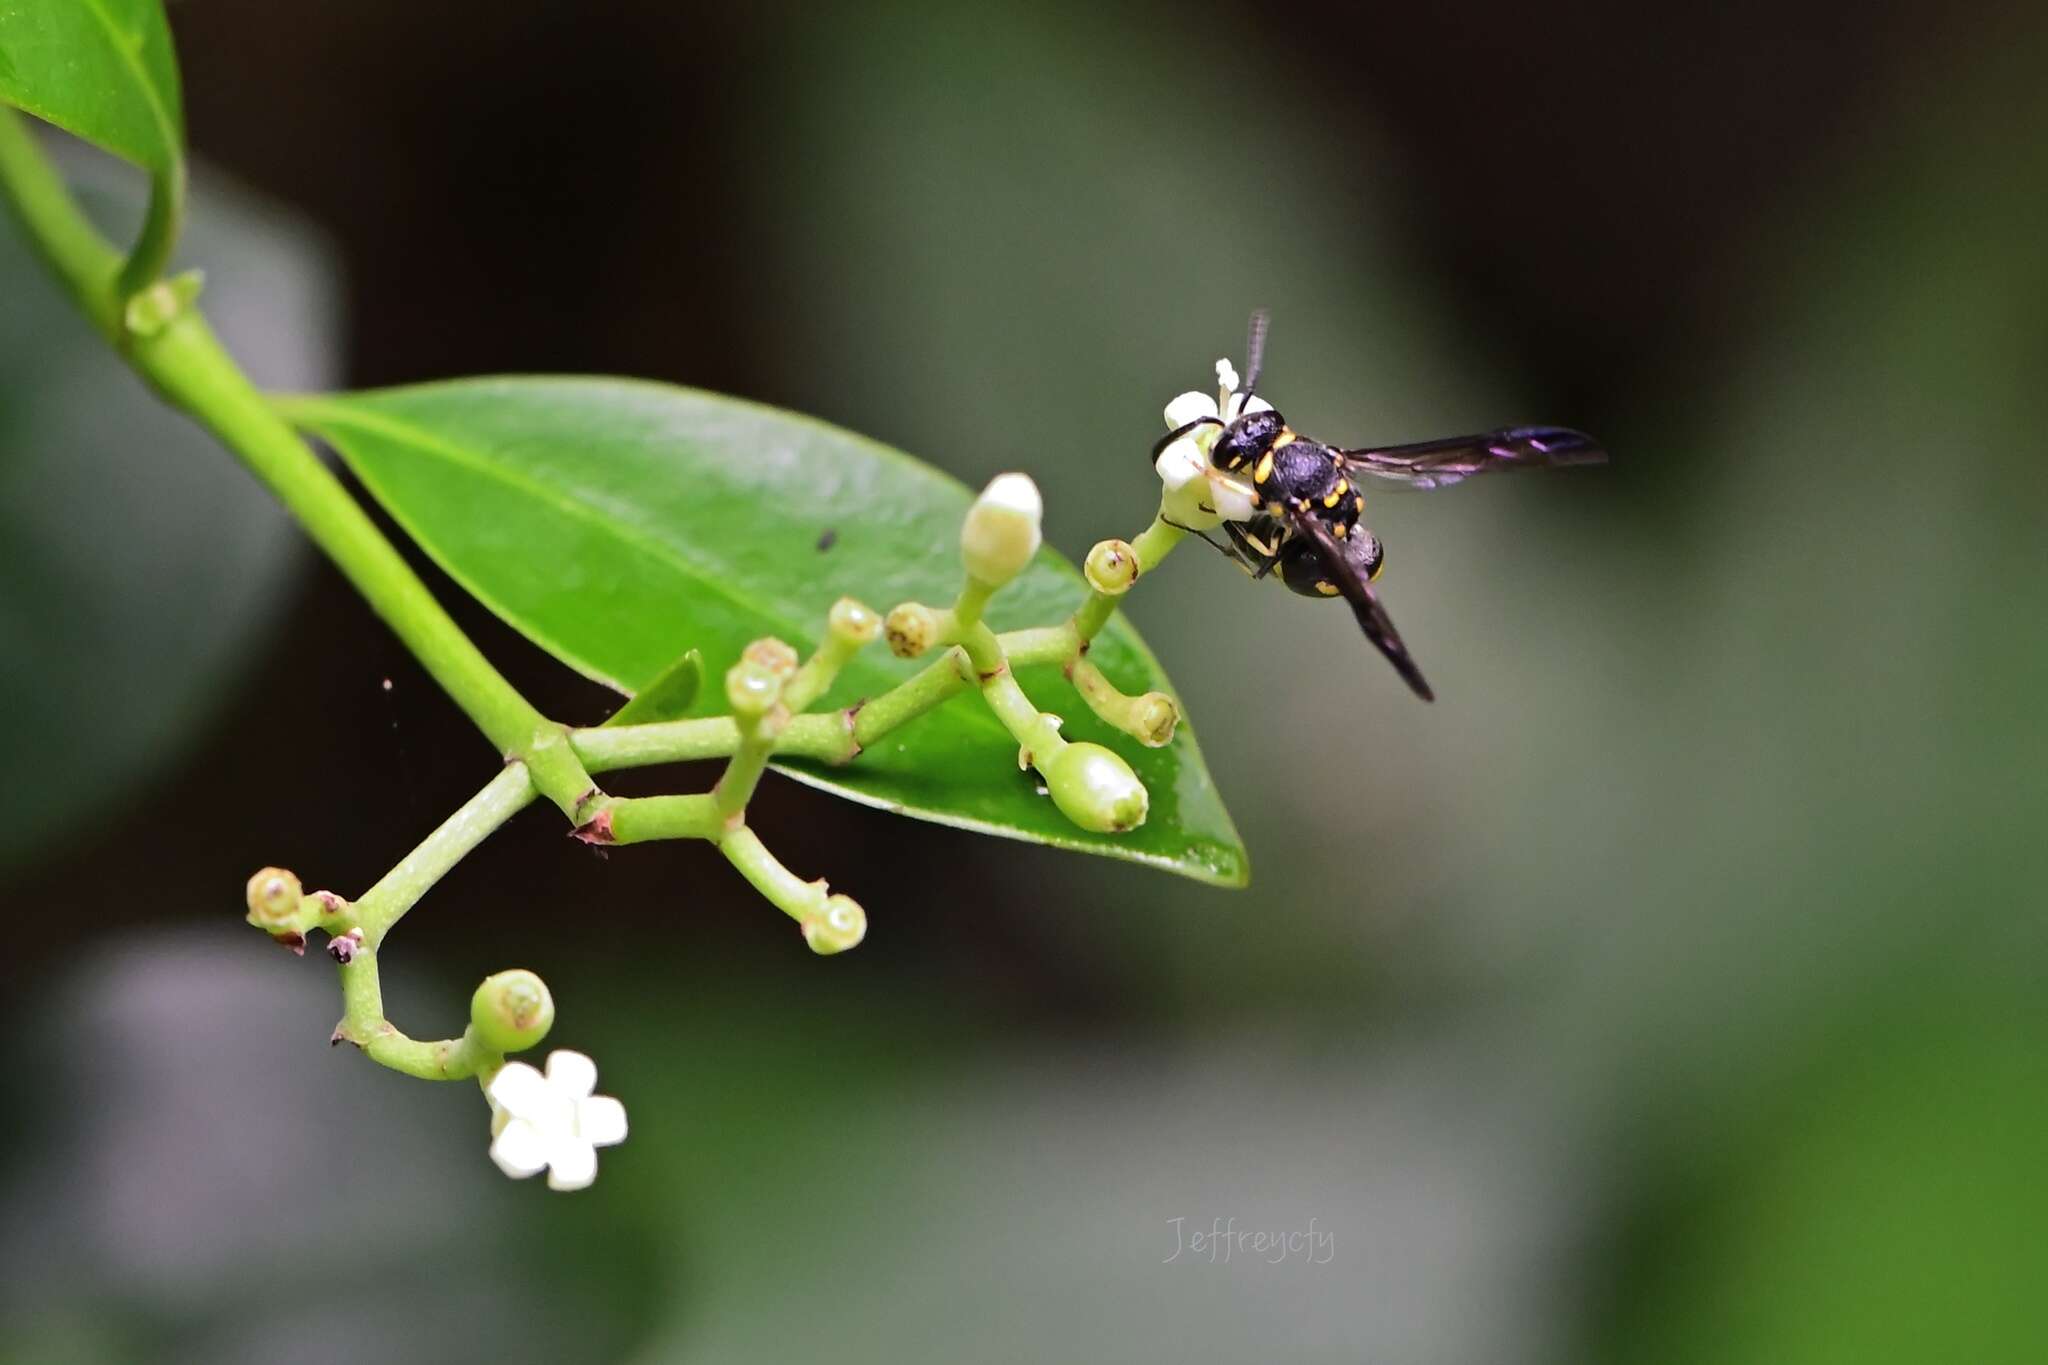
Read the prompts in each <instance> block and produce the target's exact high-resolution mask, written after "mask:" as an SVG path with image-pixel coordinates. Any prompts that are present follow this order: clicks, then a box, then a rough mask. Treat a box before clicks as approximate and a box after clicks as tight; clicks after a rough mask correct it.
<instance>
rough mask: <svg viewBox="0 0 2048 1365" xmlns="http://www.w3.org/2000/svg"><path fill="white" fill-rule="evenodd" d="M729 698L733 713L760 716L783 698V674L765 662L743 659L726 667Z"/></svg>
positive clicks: (726, 688) (744, 718) (726, 692)
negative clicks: (779, 673) (781, 675)
mask: <svg viewBox="0 0 2048 1365" xmlns="http://www.w3.org/2000/svg"><path fill="white" fill-rule="evenodd" d="M725 699H726V700H727V701H728V702H730V703H732V712H733V715H735V716H737V717H739V718H741V719H743V720H759V719H761V717H763V716H765V715H767V714H768V713H769V712H770V711H772V710H774V709H775V703H776V702H778V701H780V700H781V699H782V678H781V677H780V675H778V674H777V673H776V672H775V671H774V670H773V669H772V668H770V667H769V666H768V665H766V664H764V663H761V662H759V661H757V660H754V659H741V660H740V661H739V662H738V663H736V664H734V665H733V666H732V667H731V668H730V669H728V670H726V674H725Z"/></svg>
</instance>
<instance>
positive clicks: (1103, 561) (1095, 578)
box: [1082, 540, 1138, 597]
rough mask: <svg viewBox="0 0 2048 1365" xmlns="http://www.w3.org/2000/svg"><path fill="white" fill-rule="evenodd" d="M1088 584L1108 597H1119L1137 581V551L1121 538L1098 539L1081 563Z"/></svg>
mask: <svg viewBox="0 0 2048 1365" xmlns="http://www.w3.org/2000/svg"><path fill="white" fill-rule="evenodd" d="M1082 567H1083V569H1084V570H1085V571H1086V573H1087V575H1088V586H1089V587H1091V588H1093V589H1095V591H1097V592H1099V593H1104V594H1106V595H1108V596H1110V597H1121V596H1122V595H1123V594H1124V593H1127V592H1129V591H1130V590H1131V584H1133V583H1135V582H1137V581H1138V552H1137V551H1136V550H1133V549H1132V548H1131V547H1130V545H1129V544H1128V543H1127V542H1125V541H1121V540H1099V541H1097V542H1096V543H1095V548H1094V549H1092V550H1090V551H1089V552H1088V558H1087V560H1086V562H1085V563H1084V564H1083V565H1082Z"/></svg>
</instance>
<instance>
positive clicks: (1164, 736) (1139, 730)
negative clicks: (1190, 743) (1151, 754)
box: [1130, 692, 1180, 749]
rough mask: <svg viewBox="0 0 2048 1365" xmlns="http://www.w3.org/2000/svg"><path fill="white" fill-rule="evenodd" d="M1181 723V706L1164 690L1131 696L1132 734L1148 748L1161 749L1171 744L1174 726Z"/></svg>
mask: <svg viewBox="0 0 2048 1365" xmlns="http://www.w3.org/2000/svg"><path fill="white" fill-rule="evenodd" d="M1179 724H1180V707H1178V706H1176V705H1175V704H1174V700H1173V698H1172V697H1169V696H1167V695H1166V694H1165V693H1164V692H1147V693H1146V694H1145V695H1144V696H1142V697H1133V698H1131V711H1130V729H1131V734H1132V736H1133V737H1134V738H1136V739H1137V741H1138V743H1140V744H1142V745H1144V746H1145V747H1146V748H1148V749H1161V748H1164V747H1165V746H1167V745H1168V744H1171V743H1172V742H1173V731H1174V727H1176V726H1178V725H1179Z"/></svg>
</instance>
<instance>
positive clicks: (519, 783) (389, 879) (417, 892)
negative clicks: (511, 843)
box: [346, 763, 534, 949]
mask: <svg viewBox="0 0 2048 1365" xmlns="http://www.w3.org/2000/svg"><path fill="white" fill-rule="evenodd" d="M533 798H534V790H533V783H532V782H531V781H529V780H528V778H527V774H526V770H525V767H524V765H522V764H518V763H508V764H506V765H505V770H504V771H503V772H501V773H499V774H498V775H497V776H496V777H494V778H492V779H491V780H490V782H489V783H488V784H487V785H486V786H485V787H484V789H483V790H482V791H480V792H478V793H477V794H476V795H475V796H472V797H470V798H469V800H467V801H465V802H463V803H462V805H461V806H460V807H459V808H458V809H457V810H456V812H455V813H454V814H453V815H451V816H449V817H448V818H447V819H446V820H444V821H442V822H441V826H440V828H438V829H436V830H435V831H434V832H433V833H432V834H429V835H428V836H427V837H426V839H425V840H424V841H423V842H422V843H421V844H420V846H419V847H418V848H415V849H414V850H413V851H412V852H410V853H408V854H406V855H405V858H404V859H403V860H402V861H401V862H400V863H399V864H398V866H396V867H394V868H392V869H391V870H390V871H389V872H387V873H385V874H384V876H383V877H382V878H381V879H380V880H379V881H378V882H377V884H376V885H375V886H373V887H371V888H370V889H369V890H368V891H365V892H364V893H363V894H362V897H361V898H360V899H358V900H357V901H356V902H355V907H354V918H353V921H352V923H351V924H350V925H349V926H346V927H351V928H359V929H361V930H362V931H363V942H364V943H365V944H366V945H368V946H369V947H371V948H373V949H374V948H376V947H377V946H378V945H380V944H382V943H383V942H384V936H385V935H386V934H388V933H390V932H391V926H392V925H394V924H396V923H398V921H399V919H400V918H401V917H402V916H403V915H404V914H405V912H406V911H408V910H410V909H412V907H413V906H414V905H416V904H417V903H418V902H419V899H420V897H422V896H424V895H426V894H427V892H428V890H429V889H431V888H432V887H433V885H434V883H436V882H438V881H440V880H441V878H442V877H444V876H446V875H447V874H448V872H449V870H450V869H451V868H453V867H454V866H455V865H456V864H457V863H459V862H461V861H462V860H463V859H464V858H466V857H468V856H469V854H470V852H471V850H473V849H475V848H476V846H477V845H478V844H481V843H482V842H483V841H484V840H485V839H487V838H489V837H490V836H491V834H492V833H493V832H495V831H496V830H497V828H498V827H499V826H500V825H502V824H504V823H505V822H506V821H507V820H510V819H511V818H512V817H513V816H514V815H517V814H518V813H519V812H520V811H521V810H524V809H525V808H526V806H527V805H528V803H530V802H531V801H532V800H533Z"/></svg>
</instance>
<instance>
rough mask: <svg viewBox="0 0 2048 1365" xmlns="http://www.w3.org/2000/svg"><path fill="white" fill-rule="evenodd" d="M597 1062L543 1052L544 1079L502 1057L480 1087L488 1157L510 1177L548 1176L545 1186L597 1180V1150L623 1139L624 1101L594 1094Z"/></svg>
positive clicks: (579, 1185)
mask: <svg viewBox="0 0 2048 1365" xmlns="http://www.w3.org/2000/svg"><path fill="white" fill-rule="evenodd" d="M596 1088H597V1063H595V1062H593V1061H591V1060H590V1058H588V1057H586V1056H584V1055H583V1054H582V1053H580V1052H569V1051H566V1050H565V1051H558V1052H551V1053H549V1054H548V1070H547V1074H546V1075H545V1076H543V1075H542V1074H541V1073H540V1072H538V1071H535V1070H534V1069H533V1068H532V1067H530V1066H528V1065H527V1064H526V1063H525V1062H507V1063H505V1065H504V1066H503V1067H501V1068H499V1071H498V1074H497V1075H496V1076H493V1077H492V1078H491V1083H490V1085H489V1086H487V1087H486V1088H485V1089H484V1096H485V1098H487V1099H488V1100H490V1102H491V1160H493V1161H495V1162H497V1163H498V1169H499V1170H501V1171H503V1172H504V1173H505V1174H506V1175H509V1176H511V1177H512V1178H513V1179H514V1180H524V1179H525V1178H526V1177H527V1176H530V1175H538V1174H540V1172H541V1171H543V1170H545V1171H546V1172H547V1173H548V1188H549V1189H551V1190H580V1189H582V1188H583V1187H584V1186H585V1185H588V1184H589V1183H590V1182H591V1181H593V1180H595V1179H597V1149H598V1148H599V1147H609V1146H611V1145H612V1144H613V1143H615V1142H624V1141H625V1140H626V1106H625V1105H623V1104H620V1103H619V1102H618V1101H617V1100H615V1099H613V1098H612V1097H611V1096H609V1095H593V1094H591V1093H590V1092H591V1091H593V1090H595V1089H596Z"/></svg>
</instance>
